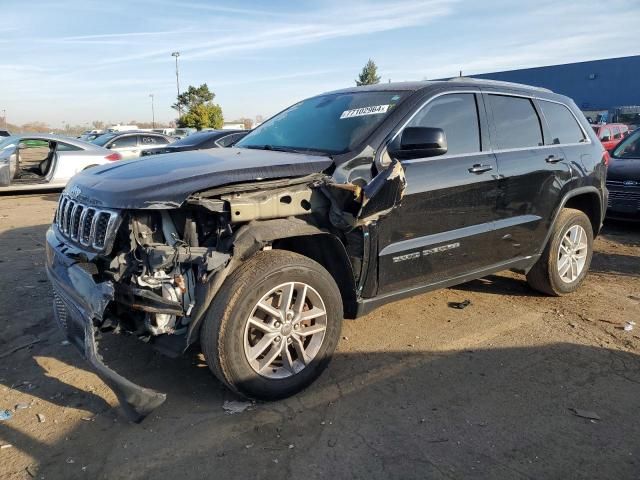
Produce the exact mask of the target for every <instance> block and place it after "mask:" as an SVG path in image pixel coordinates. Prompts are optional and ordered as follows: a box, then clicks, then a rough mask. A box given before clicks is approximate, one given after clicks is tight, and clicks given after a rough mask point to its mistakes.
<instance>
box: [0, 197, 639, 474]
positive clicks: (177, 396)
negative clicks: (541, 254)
mask: <svg viewBox="0 0 640 480" xmlns="http://www.w3.org/2000/svg"><path fill="white" fill-rule="evenodd" d="M56 199H57V194H38V195H19V196H2V197H0V285H1V286H2V288H1V289H0V412H1V411H2V410H4V409H7V410H9V412H10V415H11V418H9V419H7V420H0V447H1V448H0V478H2V479H23V478H25V479H30V478H53V479H57V478H60V479H75V478H78V479H84V478H92V479H94V478H95V479H120V478H127V479H129V478H134V479H138V478H154V479H161V478H171V479H174V478H181V479H187V478H223V479H232V478H243V479H244V478H256V479H259V478H305V479H307V480H311V479H315V478H322V479H326V478H336V479H342V478H366V479H378V478H380V479H383V478H384V479H387V478H402V479H411V478H436V479H437V478H469V477H472V478H509V479H512V478H616V479H623V478H639V477H640V422H639V421H638V420H637V418H638V406H639V405H640V400H639V399H640V360H639V357H638V352H639V348H640V225H639V224H625V223H612V224H607V225H606V227H605V230H604V233H603V235H602V236H601V237H599V238H598V240H597V242H596V253H595V255H594V260H593V265H592V272H591V273H590V275H589V276H588V277H587V280H586V282H585V284H584V285H583V287H582V288H581V290H580V291H579V292H577V293H575V294H573V295H570V296H568V297H564V298H548V297H544V296H541V295H538V294H536V293H535V292H533V291H532V290H530V289H529V288H528V286H527V285H526V283H525V282H524V279H523V277H522V276H520V275H516V274H512V273H504V274H500V275H495V276H491V277H488V278H486V279H482V280H478V281H474V282H471V283H468V284H465V285H462V286H460V287H456V288H451V289H447V290H442V291H438V292H434V293H430V294H425V295H420V296H417V297H414V298H412V299H408V300H404V301H400V302H396V303H393V304H390V305H387V306H385V307H383V308H381V309H379V310H377V311H375V312H373V313H371V314H370V315H368V316H367V317H364V318H361V319H358V320H355V321H345V323H344V327H343V333H342V335H343V339H342V341H341V343H340V345H339V347H338V352H337V354H336V356H335V358H334V360H333V362H332V363H331V365H330V366H329V368H328V369H327V371H326V372H325V373H324V374H323V376H322V377H321V378H320V379H319V380H318V381H317V382H316V383H315V384H314V385H312V386H311V387H310V388H308V389H307V390H306V391H304V392H302V393H301V394H299V395H297V396H295V397H292V398H290V399H287V400H284V401H280V402H273V403H259V404H254V405H251V406H250V408H249V409H247V410H245V411H243V412H241V413H237V414H233V415H230V414H228V413H226V412H225V410H224V409H223V404H224V402H225V401H233V400H239V399H238V398H236V397H234V396H233V395H232V394H231V393H230V392H228V391H227V390H226V389H225V388H224V387H223V386H222V385H221V384H220V383H219V382H218V381H217V380H216V379H215V378H214V377H213V376H212V374H211V373H210V372H209V370H208V368H207V367H206V366H205V364H204V361H203V358H202V356H201V354H200V353H199V352H198V351H197V350H193V351H190V352H188V354H187V355H186V356H185V357H183V358H180V359H176V360H172V359H169V358H166V357H163V356H161V355H160V354H158V353H156V352H155V351H153V350H152V349H151V348H150V347H149V346H148V345H145V344H142V343H140V342H138V341H137V340H135V339H131V338H123V337H115V338H112V337H107V338H105V340H104V343H103V344H104V345H105V347H106V352H105V356H107V357H108V358H110V359H111V366H113V367H114V368H115V369H116V370H118V371H119V372H121V373H122V374H124V375H125V376H128V377H131V378H132V379H133V380H134V381H136V382H137V383H139V384H141V385H144V386H148V387H152V388H155V389H157V390H160V391H164V392H166V393H167V394H168V400H167V402H166V403H165V404H164V405H163V406H162V407H161V408H159V409H158V410H157V411H156V412H154V413H153V414H152V415H151V416H150V417H148V418H147V419H146V420H145V421H144V422H143V423H142V424H140V425H136V424H132V423H130V422H128V421H127V420H126V419H125V418H124V417H123V416H122V415H121V414H120V413H119V411H118V410H117V409H116V408H114V407H115V406H116V399H115V397H114V395H113V393H112V392H111V391H110V390H109V389H108V388H107V387H106V386H105V385H104V384H103V383H102V382H101V381H100V380H99V379H98V378H97V377H96V376H95V375H94V374H93V373H91V371H90V369H89V368H88V366H87V365H86V364H85V362H84V361H83V360H82V359H81V358H80V356H79V355H78V354H77V353H76V351H75V350H74V348H73V347H72V346H70V345H65V344H64V342H63V340H64V338H63V336H62V334H61V333H60V332H59V331H58V329H57V327H56V326H55V324H54V321H53V318H52V313H51V292H50V288H49V285H48V283H47V280H46V275H45V273H44V270H43V265H44V232H45V231H46V228H47V225H48V224H49V223H50V221H51V219H52V217H53V213H54V210H55V206H56ZM467 299H468V300H470V301H471V304H470V305H469V306H468V307H467V308H465V309H464V310H455V309H452V308H450V307H449V306H448V302H460V301H463V300H467ZM627 321H635V322H637V323H638V325H636V326H635V328H634V329H633V330H631V331H625V330H624V324H625V322H627ZM16 407H17V408H16ZM585 417H594V418H585ZM7 445H10V446H7Z"/></svg>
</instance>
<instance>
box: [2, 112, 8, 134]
mask: <svg viewBox="0 0 640 480" xmlns="http://www.w3.org/2000/svg"><path fill="white" fill-rule="evenodd" d="M2 118H3V119H4V128H5V130H6V129H7V111H6V110H5V109H4V108H3V109H2Z"/></svg>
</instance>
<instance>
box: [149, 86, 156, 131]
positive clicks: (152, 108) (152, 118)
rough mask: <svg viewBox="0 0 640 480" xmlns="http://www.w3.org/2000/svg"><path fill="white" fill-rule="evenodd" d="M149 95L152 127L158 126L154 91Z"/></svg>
mask: <svg viewBox="0 0 640 480" xmlns="http://www.w3.org/2000/svg"><path fill="white" fill-rule="evenodd" d="M149 96H150V97H151V128H156V111H155V108H154V107H153V93H150V94H149Z"/></svg>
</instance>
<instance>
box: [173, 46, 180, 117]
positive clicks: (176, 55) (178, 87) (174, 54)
mask: <svg viewBox="0 0 640 480" xmlns="http://www.w3.org/2000/svg"><path fill="white" fill-rule="evenodd" d="M171 56H172V57H176V88H177V89H178V97H180V76H179V75H178V57H179V56H180V52H173V53H172V54H171ZM179 102H180V99H179V98H178V118H180V117H181V116H182V110H181V108H180V103H179Z"/></svg>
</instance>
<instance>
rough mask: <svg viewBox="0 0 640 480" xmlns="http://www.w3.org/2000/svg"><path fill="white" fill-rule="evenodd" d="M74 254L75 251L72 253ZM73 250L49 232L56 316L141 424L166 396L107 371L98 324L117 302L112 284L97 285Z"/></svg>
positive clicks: (98, 372) (126, 411) (49, 252)
mask: <svg viewBox="0 0 640 480" xmlns="http://www.w3.org/2000/svg"><path fill="white" fill-rule="evenodd" d="M68 250H71V251H68ZM72 250H73V249H72V248H71V247H69V246H66V245H65V244H63V243H61V242H59V241H58V240H57V238H56V236H55V233H54V232H53V231H52V230H51V229H50V230H49V231H48V232H47V243H46V252H47V265H46V270H47V275H48V277H49V280H50V282H51V284H52V286H53V291H54V315H55V318H56V320H57V322H58V324H59V325H60V327H61V328H62V329H63V330H64V331H65V333H66V335H67V338H68V339H69V341H70V342H71V343H73V344H74V345H75V346H76V347H77V348H78V350H80V353H81V354H82V355H83V356H84V358H85V359H86V360H87V361H88V362H89V364H90V365H91V366H92V367H93V369H94V370H95V372H96V373H97V374H98V376H99V377H100V378H101V379H102V380H103V381H104V382H105V383H106V384H107V385H108V386H109V387H110V388H111V389H112V390H113V392H114V393H115V395H116V397H117V398H118V401H119V402H120V405H121V407H122V409H123V410H124V411H125V413H126V415H127V417H129V418H130V419H131V420H132V421H134V422H141V421H142V420H144V418H145V417H146V416H147V415H149V414H150V413H151V412H152V411H153V410H154V409H156V408H158V407H159V406H160V405H162V403H163V402H164V401H165V400H166V395H165V394H164V393H160V392H156V391H155V390H152V389H149V388H144V387H141V386H140V385H136V384H135V383H133V382H131V381H130V380H128V379H126V378H124V377H123V376H121V375H119V374H118V373H116V372H115V371H113V370H111V369H110V368H109V367H107V366H106V365H105V364H104V362H103V360H102V357H101V356H100V354H99V352H98V342H97V339H96V331H97V327H96V326H95V325H94V322H96V323H97V324H100V323H102V315H103V313H104V310H105V308H106V306H107V304H108V303H109V302H110V301H111V300H113V296H114V289H113V284H112V283H111V282H102V283H95V282H94V280H93V277H92V275H91V274H90V273H88V271H87V269H85V268H82V265H81V263H79V262H78V261H77V260H74V259H73V258H77V256H75V255H74V253H76V252H73V251H72Z"/></svg>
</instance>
